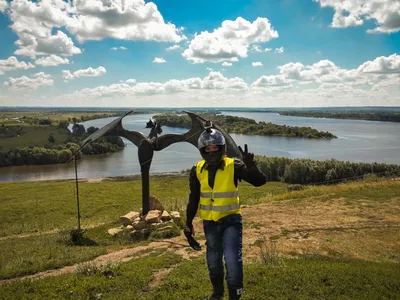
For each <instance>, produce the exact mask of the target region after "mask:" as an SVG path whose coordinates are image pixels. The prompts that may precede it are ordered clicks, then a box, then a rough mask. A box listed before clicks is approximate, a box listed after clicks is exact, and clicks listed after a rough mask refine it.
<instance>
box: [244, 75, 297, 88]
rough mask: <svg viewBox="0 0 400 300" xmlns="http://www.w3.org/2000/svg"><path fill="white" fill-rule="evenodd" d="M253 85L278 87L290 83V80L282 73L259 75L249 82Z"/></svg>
mask: <svg viewBox="0 0 400 300" xmlns="http://www.w3.org/2000/svg"><path fill="white" fill-rule="evenodd" d="M251 85H252V86H253V87H273V86H276V87H280V86H288V85H290V81H289V80H288V79H287V77H286V76H284V75H269V76H261V77H260V78H258V79H257V80H256V81H254V82H253V83H252V84H251Z"/></svg>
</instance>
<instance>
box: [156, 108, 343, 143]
mask: <svg viewBox="0 0 400 300" xmlns="http://www.w3.org/2000/svg"><path fill="white" fill-rule="evenodd" d="M201 116H202V117H203V118H205V119H209V120H212V121H213V122H215V123H216V124H218V125H219V126H220V127H222V128H223V129H224V130H226V131H227V132H228V133H237V134H246V135H264V136H283V137H301V138H313V139H332V138H337V137H336V136H335V135H333V134H332V133H330V132H327V131H318V130H316V129H314V128H311V127H298V126H287V125H277V124H272V123H271V122H268V123H267V122H258V123H257V122H256V121H255V120H253V119H249V118H244V117H237V116H229V115H215V114H203V115H201ZM154 119H156V121H157V122H160V123H161V124H162V125H164V126H170V127H181V128H190V126H191V123H192V122H191V119H190V117H189V116H187V115H176V114H172V113H164V114H158V115H155V116H154Z"/></svg>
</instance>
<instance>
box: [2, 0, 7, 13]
mask: <svg viewBox="0 0 400 300" xmlns="http://www.w3.org/2000/svg"><path fill="white" fill-rule="evenodd" d="M7 6H8V4H7V1H6V0H0V12H3V11H6V9H7Z"/></svg>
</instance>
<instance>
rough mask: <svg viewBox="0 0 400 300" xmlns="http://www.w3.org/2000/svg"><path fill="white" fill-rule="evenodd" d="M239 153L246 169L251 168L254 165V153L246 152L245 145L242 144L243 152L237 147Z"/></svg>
mask: <svg viewBox="0 0 400 300" xmlns="http://www.w3.org/2000/svg"><path fill="white" fill-rule="evenodd" d="M239 151H240V153H241V154H242V160H243V162H244V164H245V165H246V167H252V166H254V165H255V162H254V153H251V152H248V151H247V144H244V152H243V150H242V148H241V147H240V146H239Z"/></svg>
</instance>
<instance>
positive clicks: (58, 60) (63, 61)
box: [35, 54, 69, 67]
mask: <svg viewBox="0 0 400 300" xmlns="http://www.w3.org/2000/svg"><path fill="white" fill-rule="evenodd" d="M35 64H36V65H39V66H43V67H55V66H58V65H68V64H69V60H68V58H62V57H59V56H57V55H54V54H52V55H50V56H46V57H42V58H39V59H37V60H35Z"/></svg>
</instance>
